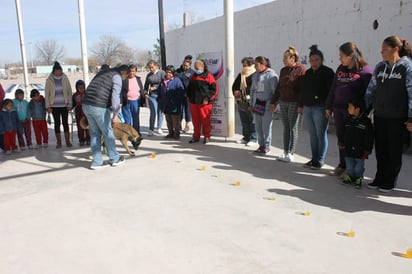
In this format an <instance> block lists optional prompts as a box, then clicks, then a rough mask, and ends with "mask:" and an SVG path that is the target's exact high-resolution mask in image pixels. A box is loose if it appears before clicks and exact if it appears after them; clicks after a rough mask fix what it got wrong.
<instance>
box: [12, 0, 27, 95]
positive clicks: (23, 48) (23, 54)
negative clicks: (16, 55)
mask: <svg viewBox="0 0 412 274" xmlns="http://www.w3.org/2000/svg"><path fill="white" fill-rule="evenodd" d="M15 2H16V13H17V25H18V28H19V37H20V51H21V61H22V62H23V75H24V89H25V91H26V93H25V94H26V99H27V100H29V99H30V94H29V75H28V70H27V61H26V46H25V44H24V34H23V23H22V20H21V11H20V0H16V1H15Z"/></svg>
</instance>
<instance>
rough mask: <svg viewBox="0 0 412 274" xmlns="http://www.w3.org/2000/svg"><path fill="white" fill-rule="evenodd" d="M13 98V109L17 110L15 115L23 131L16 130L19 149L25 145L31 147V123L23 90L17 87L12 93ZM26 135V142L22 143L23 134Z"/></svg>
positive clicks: (23, 148)
mask: <svg viewBox="0 0 412 274" xmlns="http://www.w3.org/2000/svg"><path fill="white" fill-rule="evenodd" d="M14 96H15V99H14V100H13V108H14V111H16V112H17V116H18V117H19V120H20V123H21V125H22V127H23V131H18V132H17V139H18V140H19V146H20V149H21V150H25V149H26V145H27V147H28V148H30V149H32V148H33V146H32V143H31V125H30V120H29V116H28V113H27V112H28V110H29V103H28V102H27V101H26V100H24V91H23V90H21V89H17V90H16V92H15V93H14ZM23 135H24V136H25V137H26V143H24V136H23Z"/></svg>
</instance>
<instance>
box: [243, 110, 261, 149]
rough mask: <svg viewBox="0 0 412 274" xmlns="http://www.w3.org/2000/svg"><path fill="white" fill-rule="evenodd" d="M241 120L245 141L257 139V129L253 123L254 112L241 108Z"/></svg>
mask: <svg viewBox="0 0 412 274" xmlns="http://www.w3.org/2000/svg"><path fill="white" fill-rule="evenodd" d="M239 117H240V122H241V123H242V135H243V139H244V140H245V142H249V141H250V140H254V141H256V139H257V138H256V129H255V124H254V123H253V114H252V112H250V111H243V110H240V109H239Z"/></svg>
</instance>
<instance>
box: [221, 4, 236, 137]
mask: <svg viewBox="0 0 412 274" xmlns="http://www.w3.org/2000/svg"><path fill="white" fill-rule="evenodd" d="M224 17H225V49H226V50H225V61H226V62H225V63H226V68H225V70H226V94H225V97H226V98H225V100H226V104H227V113H226V115H227V132H226V135H227V136H228V137H231V136H233V135H234V134H235V102H234V99H233V95H232V83H233V81H234V71H235V61H234V60H235V50H234V49H235V41H234V40H235V39H234V27H233V25H234V23H233V21H234V20H233V0H224Z"/></svg>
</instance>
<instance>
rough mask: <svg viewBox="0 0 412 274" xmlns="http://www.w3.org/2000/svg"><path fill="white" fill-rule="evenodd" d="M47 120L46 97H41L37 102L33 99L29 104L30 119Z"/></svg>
mask: <svg viewBox="0 0 412 274" xmlns="http://www.w3.org/2000/svg"><path fill="white" fill-rule="evenodd" d="M30 118H31V119H33V121H35V120H46V103H45V101H44V97H43V96H41V95H40V99H39V100H38V101H35V100H33V99H31V101H30V103H29V119H30Z"/></svg>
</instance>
